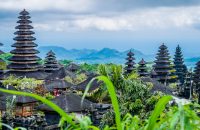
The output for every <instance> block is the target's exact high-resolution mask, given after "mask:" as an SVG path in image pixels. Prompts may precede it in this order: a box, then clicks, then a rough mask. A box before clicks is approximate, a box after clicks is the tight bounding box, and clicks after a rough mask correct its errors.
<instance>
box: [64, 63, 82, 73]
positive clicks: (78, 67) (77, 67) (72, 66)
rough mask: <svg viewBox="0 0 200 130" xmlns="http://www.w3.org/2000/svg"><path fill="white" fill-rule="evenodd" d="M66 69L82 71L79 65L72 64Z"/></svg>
mask: <svg viewBox="0 0 200 130" xmlns="http://www.w3.org/2000/svg"><path fill="white" fill-rule="evenodd" d="M66 69H67V70H68V71H77V70H79V69H80V66H79V65H77V64H75V63H70V64H69V65H68V66H67V67H66Z"/></svg>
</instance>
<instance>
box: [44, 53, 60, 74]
mask: <svg viewBox="0 0 200 130" xmlns="http://www.w3.org/2000/svg"><path fill="white" fill-rule="evenodd" d="M44 62H45V63H44V71H45V72H47V73H52V72H54V71H56V70H59V69H60V67H59V64H58V61H57V60H56V56H55V53H54V52H53V51H52V50H51V51H49V52H48V53H47V56H46V57H45V61H44Z"/></svg>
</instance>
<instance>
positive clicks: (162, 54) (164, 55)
mask: <svg viewBox="0 0 200 130" xmlns="http://www.w3.org/2000/svg"><path fill="white" fill-rule="evenodd" d="M154 62H155V64H154V70H155V72H156V74H157V75H156V78H157V80H158V81H159V82H161V83H166V82H167V81H168V80H171V75H170V74H171V71H172V66H171V62H170V56H169V51H168V48H167V46H165V44H164V43H163V44H162V45H161V46H160V47H159V51H158V53H157V57H156V60H155V61H154Z"/></svg>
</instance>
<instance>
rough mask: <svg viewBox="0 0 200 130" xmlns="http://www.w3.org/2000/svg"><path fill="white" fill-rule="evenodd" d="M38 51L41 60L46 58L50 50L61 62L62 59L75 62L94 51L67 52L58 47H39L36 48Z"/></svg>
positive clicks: (73, 50) (75, 50)
mask: <svg viewBox="0 0 200 130" xmlns="http://www.w3.org/2000/svg"><path fill="white" fill-rule="evenodd" d="M38 50H39V51H40V54H39V56H40V57H42V58H44V57H45V56H46V53H47V52H48V51H50V50H52V51H53V52H54V53H55V54H56V56H57V58H58V59H59V60H62V59H69V60H75V59H76V58H79V57H80V56H81V55H88V54H90V53H93V52H94V51H95V50H92V49H82V50H77V49H71V50H67V49H65V48H64V47H59V46H41V47H39V48H38Z"/></svg>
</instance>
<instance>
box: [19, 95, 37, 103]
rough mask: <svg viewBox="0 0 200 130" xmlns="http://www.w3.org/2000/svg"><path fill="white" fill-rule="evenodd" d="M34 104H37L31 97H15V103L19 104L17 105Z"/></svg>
mask: <svg viewBox="0 0 200 130" xmlns="http://www.w3.org/2000/svg"><path fill="white" fill-rule="evenodd" d="M34 102H37V100H36V99H34V98H31V97H25V96H17V97H16V103H19V104H25V103H34Z"/></svg>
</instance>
